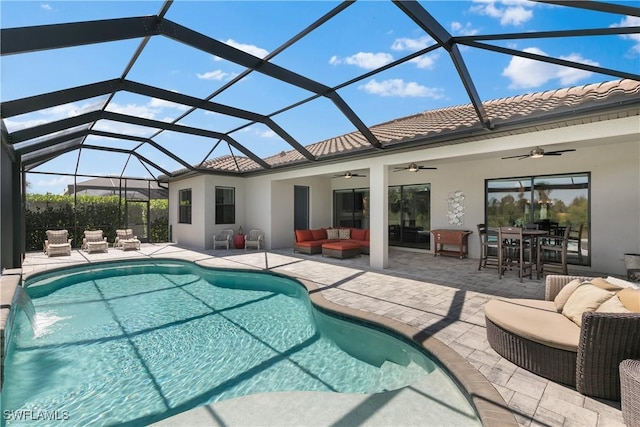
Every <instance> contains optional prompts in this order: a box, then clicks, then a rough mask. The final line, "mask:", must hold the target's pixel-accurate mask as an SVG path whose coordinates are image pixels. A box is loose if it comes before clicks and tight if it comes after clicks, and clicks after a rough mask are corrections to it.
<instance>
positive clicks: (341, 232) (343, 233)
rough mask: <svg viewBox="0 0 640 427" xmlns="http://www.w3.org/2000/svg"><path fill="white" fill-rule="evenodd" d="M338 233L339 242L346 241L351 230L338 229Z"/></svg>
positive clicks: (349, 236)
mask: <svg viewBox="0 0 640 427" xmlns="http://www.w3.org/2000/svg"><path fill="white" fill-rule="evenodd" d="M338 232H339V233H338V234H339V236H340V237H339V239H340V240H347V239H350V238H351V229H349V228H339V229H338Z"/></svg>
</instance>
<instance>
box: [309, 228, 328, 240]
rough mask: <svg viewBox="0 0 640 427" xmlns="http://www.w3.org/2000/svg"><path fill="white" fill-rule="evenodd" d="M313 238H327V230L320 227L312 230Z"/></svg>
mask: <svg viewBox="0 0 640 427" xmlns="http://www.w3.org/2000/svg"><path fill="white" fill-rule="evenodd" d="M311 234H312V235H313V240H324V239H326V238H327V230H325V229H324V228H320V229H319V230H311Z"/></svg>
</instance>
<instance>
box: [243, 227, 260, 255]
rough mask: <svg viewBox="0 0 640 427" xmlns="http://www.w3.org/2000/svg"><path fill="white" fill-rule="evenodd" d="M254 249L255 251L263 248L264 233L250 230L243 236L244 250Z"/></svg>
mask: <svg viewBox="0 0 640 427" xmlns="http://www.w3.org/2000/svg"><path fill="white" fill-rule="evenodd" d="M249 246H251V247H255V248H256V249H257V250H260V249H262V248H264V231H262V230H251V231H249V233H248V234H245V236H244V250H245V251H246V250H247V248H248V247H249Z"/></svg>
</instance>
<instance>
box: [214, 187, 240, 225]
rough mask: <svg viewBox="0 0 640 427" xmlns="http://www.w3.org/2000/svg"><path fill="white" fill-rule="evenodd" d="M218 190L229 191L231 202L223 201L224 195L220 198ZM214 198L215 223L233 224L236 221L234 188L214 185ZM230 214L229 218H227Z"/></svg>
mask: <svg viewBox="0 0 640 427" xmlns="http://www.w3.org/2000/svg"><path fill="white" fill-rule="evenodd" d="M218 190H221V191H229V190H230V191H231V195H232V201H231V203H229V202H225V200H224V199H225V198H224V195H223V197H222V199H220V198H219V197H218ZM214 198H215V215H214V216H215V223H216V225H218V224H235V223H236V188H235V187H225V186H216V187H215V189H214ZM227 215H230V216H231V218H227Z"/></svg>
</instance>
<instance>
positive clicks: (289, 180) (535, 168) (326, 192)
mask: <svg viewBox="0 0 640 427" xmlns="http://www.w3.org/2000/svg"><path fill="white" fill-rule="evenodd" d="M536 145H541V146H544V147H545V149H546V150H548V151H549V150H554V149H564V148H575V149H576V150H577V151H575V152H569V153H566V154H564V155H562V156H557V157H551V156H547V157H544V158H542V159H525V160H516V159H512V160H501V159H500V158H501V157H503V156H507V155H515V154H519V153H522V152H525V153H526V152H528V151H529V150H530V149H531V148H533V147H535V146H536ZM414 161H415V162H420V163H421V164H427V165H429V166H436V167H437V168H438V169H437V170H435V171H420V172H418V173H409V172H391V170H392V168H393V167H394V166H405V165H407V164H408V163H410V162H414ZM347 170H350V171H352V172H358V173H362V174H364V175H367V177H366V178H354V179H351V180H345V179H340V178H335V179H334V178H332V176H333V175H337V174H342V173H344V172H345V171H347ZM575 172H590V173H591V195H590V200H591V233H592V234H591V241H592V246H591V255H592V266H591V270H592V271H596V272H608V273H611V274H624V273H625V268H624V263H623V255H624V253H626V252H635V253H638V252H640V118H639V117H638V116H633V117H627V118H621V119H616V120H610V121H608V122H602V123H596V124H588V125H580V126H574V127H572V128H570V129H565V128H560V129H550V130H545V131H540V132H536V133H532V134H520V135H510V136H506V137H501V138H496V139H492V140H484V141H477V142H471V143H464V144H457V145H452V146H445V147H437V148H430V149H419V150H413V151H410V152H402V153H389V154H385V155H384V156H378V157H371V158H368V159H359V160H350V161H344V162H341V163H336V164H324V165H321V166H317V167H311V168H305V169H300V170H293V171H287V172H280V173H272V174H265V175H262V176H257V177H251V178H233V177H222V178H221V177H215V176H207V177H206V178H203V177H201V178H190V179H186V180H181V181H176V182H172V183H170V210H171V214H170V221H171V224H172V225H173V227H174V228H173V230H174V232H173V235H174V241H176V242H177V243H180V244H189V245H196V246H197V245H201V247H207V248H208V247H210V246H211V243H207V242H206V241H205V240H204V239H203V237H202V236H201V235H202V232H203V230H204V233H205V234H207V235H208V236H210V235H212V232H213V230H214V229H215V228H216V227H215V226H214V224H213V223H212V221H213V208H214V201H213V199H212V197H213V196H211V199H210V200H209V202H207V203H204V204H199V205H196V203H197V202H196V200H195V196H194V224H192V225H193V227H185V226H184V225H182V224H176V223H175V222H176V219H177V207H176V206H177V189H179V188H185V187H187V186H188V185H193V188H194V195H195V190H196V189H197V190H198V192H199V193H200V194H203V195H206V194H209V193H211V194H212V193H213V188H214V186H215V185H232V186H236V187H237V188H238V189H240V190H239V191H238V190H237V192H236V198H237V203H238V207H237V211H236V216H237V222H238V223H240V224H242V225H243V228H245V230H247V229H249V228H261V229H263V230H264V231H265V233H266V236H267V237H266V240H267V248H273V249H276V248H288V247H291V246H292V245H293V243H294V237H293V187H294V185H304V186H308V187H309V188H310V198H311V202H310V226H311V227H312V228H317V227H325V226H328V225H331V222H332V203H333V200H332V199H333V198H332V193H333V190H334V189H343V188H367V187H370V179H371V176H372V175H373V176H374V177H376V179H377V182H385V180H386V182H387V183H388V185H399V184H417V183H430V184H431V196H432V200H431V208H432V215H431V217H432V224H431V228H432V229H435V228H439V227H444V228H464V229H470V230H473V231H474V234H472V235H471V238H470V241H469V242H470V248H469V249H470V254H469V255H470V257H472V258H477V257H478V255H479V247H478V242H477V233H476V225H477V224H478V223H481V222H483V221H484V186H485V180H486V179H493V178H510V177H519V176H530V175H545V174H562V173H575ZM223 182H227V183H229V184H224V183H223ZM203 186H204V187H206V188H207V190H206V191H205V190H204V188H201V187H203ZM370 191H371V198H372V201H373V200H379V201H380V200H386V198H384V195H385V194H386V188H385V189H384V190H383V189H382V188H377V187H376V186H372V187H371V188H370ZM455 191H462V192H464V194H465V197H466V198H465V217H464V225H463V226H462V227H452V226H450V225H449V224H448V223H447V217H446V213H447V199H448V197H449V194H450V193H453V192H455ZM376 206H384V204H382V203H378V204H376ZM198 209H205V211H206V212H207V214H205V213H204V212H200V213H198V214H196V212H197V211H198ZM174 211H175V212H174ZM371 215H372V216H375V217H376V218H383V216H382V215H381V213H380V212H372V213H371ZM205 218H206V219H205ZM377 222H379V221H377ZM377 222H374V221H372V224H376V223H377ZM384 230H386V227H381V230H372V233H376V232H377V233H380V236H379V237H380V238H379V239H378V241H385V242H386V240H384V239H383V238H382V236H383V235H384ZM191 231H193V232H194V233H193V236H187V235H186V234H185V233H190V232H191ZM198 234H200V237H198ZM208 238H209V239H210V237H208ZM374 251H375V249H374V248H373V247H372V255H371V260H372V262H374V261H375V262H379V263H381V265H384V264H386V256H385V253H386V252H385V251H386V248H383V249H380V251H381V252H380V253H373V252H374ZM383 252H384V253H383Z"/></svg>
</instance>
